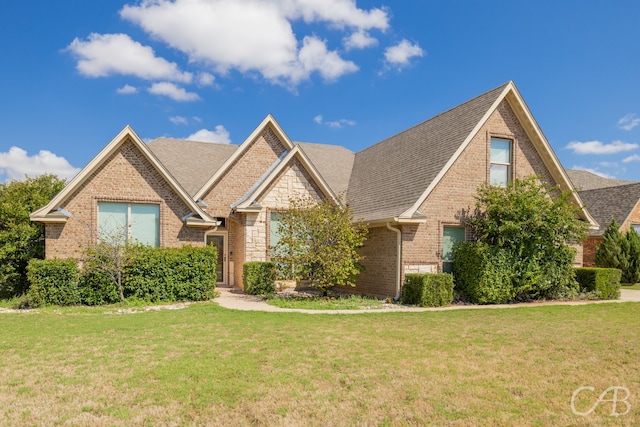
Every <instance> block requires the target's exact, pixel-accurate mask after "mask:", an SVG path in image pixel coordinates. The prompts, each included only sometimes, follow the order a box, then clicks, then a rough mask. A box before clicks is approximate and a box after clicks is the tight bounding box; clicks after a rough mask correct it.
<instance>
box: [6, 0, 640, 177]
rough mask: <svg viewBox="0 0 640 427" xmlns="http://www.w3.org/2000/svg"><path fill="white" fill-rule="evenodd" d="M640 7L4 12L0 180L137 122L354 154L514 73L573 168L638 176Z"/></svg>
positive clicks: (369, 5) (144, 132) (240, 4)
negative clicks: (266, 131) (277, 131)
mask: <svg viewBox="0 0 640 427" xmlns="http://www.w3.org/2000/svg"><path fill="white" fill-rule="evenodd" d="M639 22H640V2H637V1H615V0H614V1H611V2H601V1H591V0H579V1H574V0H562V1H557V0H553V1H548V0H540V1H536V2H529V1H527V2H524V1H522V2H520V1H483V2H477V1H448V2H431V1H424V2H422V1H420V2H418V1H409V0H396V1H393V2H388V1H387V2H384V1H375V0H367V1H353V0H263V1H250V0H211V1H206V0H174V1H164V0H155V1H146V2H140V1H117V0H108V1H106V0H93V1H80V0H65V1H50V0H42V1H34V0H21V1H19V2H6V3H5V4H3V7H2V13H1V14H0V52H1V53H2V56H3V57H2V61H1V62H0V70H1V71H0V73H1V74H0V130H1V133H0V135H1V136H0V181H5V180H7V179H12V178H14V179H21V178H23V177H24V175H25V174H28V175H30V176H35V175H38V174H40V173H43V172H53V173H57V174H58V175H60V176H63V177H71V176H73V174H74V173H75V172H76V171H77V170H78V168H81V167H83V166H84V165H86V164H87V163H88V162H89V161H90V160H91V158H93V157H94V156H95V155H96V154H97V153H98V152H99V151H100V150H101V149H102V147H104V145H105V144H107V143H108V142H109V141H110V140H111V139H112V138H113V137H114V136H115V135H116V134H117V133H118V132H119V131H120V130H121V129H122V128H123V127H124V126H125V125H127V124H130V125H131V126H132V127H133V128H134V130H135V131H136V132H137V133H138V135H140V137H142V138H143V139H145V140H151V139H154V138H157V137H173V138H192V139H200V140H207V141H217V142H230V143H234V144H239V143H241V142H242V141H243V140H244V139H245V138H246V137H247V136H248V135H249V134H250V133H251V131H252V130H253V129H254V128H255V127H256V126H257V125H258V124H259V123H260V121H261V120H262V119H263V118H264V117H265V116H266V115H267V114H268V113H271V114H273V115H274V116H275V117H276V119H277V120H278V122H279V123H280V124H281V125H282V127H283V128H284V130H285V131H286V132H287V134H288V135H289V137H290V138H291V139H293V140H296V141H308V142H318V143H326V144H337V145H343V146H345V147H347V148H349V149H351V150H353V151H359V150H361V149H362V148H365V147H367V146H369V145H371V144H373V143H375V142H378V141H380V140H382V139H384V138H386V137H389V136H391V135H393V134H395V133H397V132H400V131H402V130H404V129H406V128H408V127H411V126H413V125H415V124H417V123H420V122H422V121H424V120H426V119H428V118H430V117H431V116H433V115H435V114H438V113H440V112H442V111H445V110H447V109H449V108H451V107H453V106H455V105H457V104H459V103H461V102H464V101H466V100H467V99H470V98H472V97H475V96H476V95H479V94H480V93H483V92H485V91H487V90H489V89H492V88H494V87H496V86H498V85H500V84H502V83H505V82H507V81H509V80H513V81H514V82H515V83H516V85H517V86H518V88H519V90H520V92H521V94H522V95H523V97H524V99H525V101H526V102H527V104H528V106H529V108H530V109H531V111H532V113H533V115H534V117H535V118H536V120H537V121H538V124H539V125H540V127H541V128H542V130H543V132H544V133H545V135H546V137H547V139H548V140H549V142H550V143H551V145H552V147H553V149H554V150H555V152H556V154H557V156H558V157H559V159H560V161H561V162H562V164H563V165H564V166H565V167H566V168H582V169H587V170H591V171H595V172H597V173H600V174H602V175H603V176H608V177H615V178H618V179H630V180H637V181H640V84H639V81H640V45H639V42H638V41H639V40H640V25H638V23H639Z"/></svg>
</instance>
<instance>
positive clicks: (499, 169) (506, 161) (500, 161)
mask: <svg viewBox="0 0 640 427" xmlns="http://www.w3.org/2000/svg"><path fill="white" fill-rule="evenodd" d="M511 147H512V143H511V141H510V140H508V139H502V138H491V150H490V151H491V155H490V162H491V165H490V166H489V184H490V185H498V186H500V187H506V186H507V183H509V182H510V181H511Z"/></svg>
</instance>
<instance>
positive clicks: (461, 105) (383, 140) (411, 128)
mask: <svg viewBox="0 0 640 427" xmlns="http://www.w3.org/2000/svg"><path fill="white" fill-rule="evenodd" d="M510 83H512V80H509V81H508V82H506V83H503V84H501V85H499V86H496V87H494V88H493V89H490V90H488V91H486V92H483V93H481V94H480V95H477V96H474V97H473V98H471V99H468V100H466V101H464V102H463V103H461V104H457V105H454V106H453V107H451V108H449V109H448V110H445V111H442V112H440V113H438V114H436V115H435V116H431V117H429V118H428V119H426V120H423V121H421V122H420V123H416V124H415V125H413V126H411V127H409V128H407V129H404V130H402V131H400V132H398V133H395V134H393V135H391V136H388V137H387V138H384V139H382V140H380V141H378V142H376V143H375V144H373V145H370V146H368V147H366V148H364V149H362V150H360V151H358V153H362V152H364V151H367V150H369V149H370V148H373V147H375V146H377V145H378V144H381V143H383V142H385V141H387V140H389V139H391V138H395V137H396V136H399V135H402V134H405V133H407V132H410V131H412V130H413V129H415V128H417V127H419V126H422V125H424V124H425V123H427V122H430V121H431V120H434V119H436V118H438V117H440V116H443V115H445V114H447V113H450V112H451V111H453V110H457V109H458V108H460V107H463V106H465V105H467V104H469V103H471V102H473V101H475V100H477V99H478V98H481V97H483V96H486V95H487V94H489V93H491V92H494V91H498V89H501V90H504V88H505V87H506V86H507V85H509V84H510Z"/></svg>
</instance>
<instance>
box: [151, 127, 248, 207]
mask: <svg viewBox="0 0 640 427" xmlns="http://www.w3.org/2000/svg"><path fill="white" fill-rule="evenodd" d="M148 147H149V149H151V151H152V152H153V154H154V155H155V156H156V157H157V158H158V160H160V162H162V164H163V165H164V166H165V167H166V168H167V170H168V171H169V173H170V174H171V175H173V177H174V178H175V179H176V180H177V181H178V182H179V183H180V185H182V187H183V188H184V189H185V190H186V191H187V193H189V195H190V196H194V195H195V194H196V193H197V192H198V190H200V188H201V187H202V186H203V185H204V184H205V183H206V182H207V180H208V179H209V178H211V177H212V176H213V175H214V174H215V173H216V171H217V170H218V169H219V168H220V166H222V165H223V164H224V162H225V161H226V160H227V159H228V158H229V157H231V155H232V154H233V153H234V152H235V151H236V150H237V149H238V145H232V144H216V143H211V142H198V141H188V140H183V139H172V138H158V139H154V140H153V141H151V142H149V144H148Z"/></svg>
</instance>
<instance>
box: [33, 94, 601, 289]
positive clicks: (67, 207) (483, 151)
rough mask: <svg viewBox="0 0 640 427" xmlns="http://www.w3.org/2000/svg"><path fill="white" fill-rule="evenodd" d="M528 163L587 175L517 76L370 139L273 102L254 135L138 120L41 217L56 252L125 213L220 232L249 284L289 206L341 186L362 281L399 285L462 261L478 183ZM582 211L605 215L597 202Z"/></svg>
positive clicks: (123, 221) (227, 256)
mask: <svg viewBox="0 0 640 427" xmlns="http://www.w3.org/2000/svg"><path fill="white" fill-rule="evenodd" d="M528 175H536V176H539V177H541V179H542V180H544V181H546V182H548V183H549V184H551V185H558V186H559V187H560V188H562V189H564V190H569V189H572V188H573V187H572V184H571V181H570V180H569V178H568V176H567V174H566V172H565V171H564V169H563V168H562V166H561V165H560V163H559V161H558V159H557V157H556V156H555V154H554V153H553V150H552V149H551V147H550V145H549V143H548V141H547V140H546V139H545V137H544V135H543V133H542V131H541V130H540V128H539V127H538V125H537V123H536V121H535V119H534V118H533V116H532V115H531V112H530V111H529V109H528V108H527V106H526V104H525V102H524V100H523V99H522V97H521V96H520V94H519V92H518V90H517V88H516V87H515V85H514V84H513V82H508V83H506V84H504V85H502V86H499V87H497V88H495V89H493V90H490V91H489V92H486V93H484V94H482V95H480V96H478V97H476V98H473V99H471V100H470V101H467V102H465V103H463V104H461V105H459V106H457V107H455V108H453V109H451V110H448V111H446V112H444V113H441V114H439V115H437V116H435V117H433V118H431V119H429V120H427V121H425V122H423V123H421V124H418V125H416V126H414V127H412V128H411V129H408V130H406V131H404V132H401V133H399V134H397V135H395V136H393V137H391V138H388V139H386V140H383V141H381V142H379V143H377V144H375V145H373V146H371V147H369V148H367V149H365V150H362V151H360V152H358V153H353V152H351V151H349V150H347V149H346V148H344V147H340V146H333V145H324V144H311V143H298V142H293V141H291V140H290V139H289V137H288V136H287V135H286V134H285V132H284V131H283V130H282V129H281V127H280V126H279V125H278V123H277V122H276V120H275V119H274V118H273V117H272V116H271V115H269V116H267V117H266V118H265V119H264V120H263V122H262V123H260V125H259V126H258V127H257V128H256V129H255V130H254V131H253V132H252V133H251V134H250V135H249V136H248V137H247V138H246V140H245V141H244V142H243V143H242V144H240V145H228V144H227V145H224V144H213V143H202V142H194V141H182V140H173V139H166V138H161V139H157V140H154V141H152V142H150V143H149V144H148V145H147V144H145V143H144V142H143V141H142V140H141V139H140V138H139V137H138V136H137V135H136V134H135V132H134V131H133V130H132V129H131V128H130V127H125V128H124V129H123V130H122V131H121V132H120V133H119V134H118V135H117V136H116V137H115V138H114V139H113V140H112V141H111V142H110V143H109V144H108V145H107V146H106V147H105V148H104V149H103V150H102V151H101V152H100V153H99V154H98V155H97V156H96V157H95V158H94V159H93V160H92V161H91V162H90V163H89V164H88V165H87V166H86V167H85V168H84V169H83V170H82V171H81V172H80V173H79V174H78V175H77V176H76V177H75V178H73V179H72V180H71V181H70V182H69V183H68V184H67V186H66V187H65V189H64V190H63V191H62V192H61V193H60V194H58V195H57V196H56V197H54V199H53V200H52V201H51V202H50V203H49V204H48V205H47V206H45V207H43V208H42V209H39V210H38V211H36V212H34V213H33V214H32V215H31V218H32V220H33V221H37V222H43V223H44V224H45V230H46V232H45V234H46V236H45V238H46V256H47V258H54V257H58V258H66V257H74V256H76V255H77V251H78V249H79V248H80V247H81V246H82V244H83V243H86V242H91V241H95V238H96V235H97V233H98V230H103V229H104V227H106V225H108V222H109V221H112V222H115V223H116V224H118V225H120V226H121V227H122V228H123V229H126V230H127V233H128V234H129V235H130V236H131V237H134V238H136V239H138V240H140V241H143V242H146V243H149V244H152V245H157V246H181V245H185V244H191V245H205V244H215V245H216V246H218V248H219V260H218V261H219V262H218V264H219V272H218V273H219V274H218V280H219V284H220V285H223V286H224V285H227V286H241V283H242V264H243V263H244V262H246V261H264V260H268V259H269V252H270V246H271V243H272V241H273V240H274V239H276V238H277V235H275V234H274V230H276V229H277V220H278V215H277V213H278V211H281V210H284V209H287V208H288V207H289V200H290V199H291V198H292V197H293V198H295V197H298V196H304V197H311V198H315V199H316V200H319V199H324V198H328V199H330V200H332V201H334V202H335V203H347V204H349V206H350V207H351V209H352V210H353V212H354V215H355V217H356V218H358V219H362V220H364V221H365V222H366V223H367V224H368V226H369V229H370V236H369V239H368V240H367V242H366V243H365V246H364V247H363V248H362V254H363V255H364V256H365V258H364V262H363V264H364V266H365V270H364V272H363V273H362V274H361V276H360V278H359V281H358V286H357V289H356V290H357V291H358V292H360V293H364V294H369V295H375V296H382V297H387V296H399V293H400V286H401V283H402V280H403V277H404V274H406V273H409V272H439V271H448V270H449V269H450V267H451V247H452V245H453V244H454V243H455V242H456V241H458V240H460V239H465V238H466V235H465V229H464V228H463V227H461V225H460V214H461V212H462V210H464V209H468V208H469V207H472V206H473V205H474V203H475V199H474V194H475V192H476V189H477V187H478V185H480V184H482V183H492V184H497V185H502V184H505V183H507V182H509V181H511V180H513V179H515V178H521V177H525V176H528ZM572 201H573V203H575V204H576V205H577V206H582V201H581V200H580V197H579V195H578V194H574V195H573V200H572ZM581 219H582V220H584V221H587V222H589V223H590V224H591V225H592V226H594V227H595V226H597V223H596V221H594V219H593V218H592V217H591V216H590V214H589V212H588V211H587V210H586V209H582V210H581ZM92 239H93V240H92ZM580 259H581V256H580Z"/></svg>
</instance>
